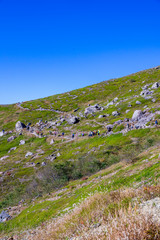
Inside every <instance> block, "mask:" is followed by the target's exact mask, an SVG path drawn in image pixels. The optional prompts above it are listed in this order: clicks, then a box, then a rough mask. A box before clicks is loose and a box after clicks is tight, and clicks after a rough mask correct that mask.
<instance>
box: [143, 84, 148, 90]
mask: <svg viewBox="0 0 160 240" xmlns="http://www.w3.org/2000/svg"><path fill="white" fill-rule="evenodd" d="M149 86H150V84H146V85H145V86H143V87H142V89H143V90H147V89H148V87H149Z"/></svg>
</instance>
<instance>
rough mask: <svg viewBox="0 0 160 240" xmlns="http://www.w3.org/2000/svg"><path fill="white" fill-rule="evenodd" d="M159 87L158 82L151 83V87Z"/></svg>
mask: <svg viewBox="0 0 160 240" xmlns="http://www.w3.org/2000/svg"><path fill="white" fill-rule="evenodd" d="M158 87H159V83H158V82H155V83H154V84H153V85H152V87H151V88H152V89H157V88H158Z"/></svg>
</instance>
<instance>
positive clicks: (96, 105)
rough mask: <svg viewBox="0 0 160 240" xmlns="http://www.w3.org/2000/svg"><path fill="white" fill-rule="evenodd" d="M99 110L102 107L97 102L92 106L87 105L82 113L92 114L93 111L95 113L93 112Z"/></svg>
mask: <svg viewBox="0 0 160 240" xmlns="http://www.w3.org/2000/svg"><path fill="white" fill-rule="evenodd" d="M99 110H102V107H101V106H99V104H95V105H93V106H89V107H87V108H86V109H85V111H84V114H85V115H88V114H93V113H95V112H97V111H99Z"/></svg>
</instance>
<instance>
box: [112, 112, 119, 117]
mask: <svg viewBox="0 0 160 240" xmlns="http://www.w3.org/2000/svg"><path fill="white" fill-rule="evenodd" d="M112 115H113V116H115V117H116V116H118V115H120V114H119V112H117V111H114V112H112Z"/></svg>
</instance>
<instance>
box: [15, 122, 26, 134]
mask: <svg viewBox="0 0 160 240" xmlns="http://www.w3.org/2000/svg"><path fill="white" fill-rule="evenodd" d="M24 128H26V125H25V124H24V123H22V122H20V121H18V122H17V123H16V131H17V132H19V131H21V130H22V129H24Z"/></svg>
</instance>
